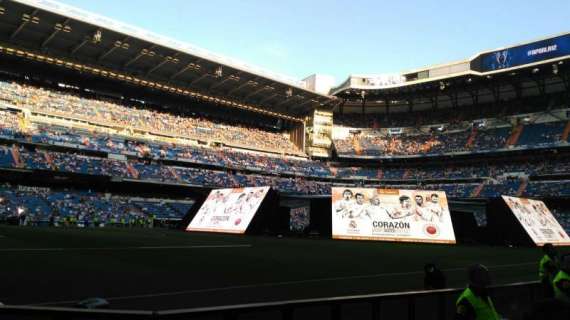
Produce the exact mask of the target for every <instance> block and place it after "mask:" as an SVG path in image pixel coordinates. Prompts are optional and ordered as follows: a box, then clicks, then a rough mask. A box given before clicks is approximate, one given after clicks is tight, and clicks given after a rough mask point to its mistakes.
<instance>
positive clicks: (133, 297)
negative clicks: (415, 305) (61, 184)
mask: <svg viewBox="0 0 570 320" xmlns="http://www.w3.org/2000/svg"><path fill="white" fill-rule="evenodd" d="M540 257H541V252H540V249H538V248H505V247H488V246H462V245H455V246H447V245H426V244H400V243H385V242H365V241H339V240H329V239H300V238H282V239H278V238H275V237H262V236H242V235H217V234H194V233H187V232H182V231H173V230H160V229H154V230H153V229H114V228H110V229H87V230H79V229H67V230H64V229H55V228H20V227H12V226H4V225H2V226H0V269H1V272H0V283H1V284H2V285H1V286H0V302H3V303H4V304H29V305H50V306H53V305H64V306H69V305H72V304H74V303H75V302H76V301H77V300H81V299H84V298H88V297H104V298H107V299H108V300H109V301H110V302H111V304H112V307H113V308H123V309H142V310H160V309H171V308H189V307H196V306H211V305H226V304H237V303H247V302H262V301H277V300H288V299H302V298H317V297H330V296H339V295H354V294H367V293H379V292H393V291H406V290H414V289H421V288H422V286H423V282H422V281H423V265H424V264H425V263H426V262H434V263H436V264H438V265H439V266H440V267H441V268H443V269H444V271H445V274H446V275H447V278H448V286H449V287H461V286H464V285H465V283H466V280H465V268H466V267H467V266H469V265H471V264H474V263H483V264H485V265H487V266H488V267H489V269H490V271H491V273H492V277H493V279H494V281H495V283H511V282H519V281H529V280H536V279H537V263H538V260H539V258H540Z"/></svg>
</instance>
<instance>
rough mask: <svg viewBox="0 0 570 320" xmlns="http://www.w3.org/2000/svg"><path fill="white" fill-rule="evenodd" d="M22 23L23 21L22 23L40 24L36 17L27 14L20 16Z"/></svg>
mask: <svg viewBox="0 0 570 320" xmlns="http://www.w3.org/2000/svg"><path fill="white" fill-rule="evenodd" d="M22 21H24V22H31V23H33V24H38V23H40V18H39V17H37V16H31V15H29V14H27V13H24V14H23V15H22Z"/></svg>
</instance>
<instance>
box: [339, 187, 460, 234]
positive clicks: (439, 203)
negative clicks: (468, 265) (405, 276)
mask: <svg viewBox="0 0 570 320" xmlns="http://www.w3.org/2000/svg"><path fill="white" fill-rule="evenodd" d="M332 235H333V238H334V239H354V240H380V241H408V242H430V243H451V244H454V243H455V234H454V232H453V225H452V223H451V216H450V214H449V208H448V205H447V197H446V196H445V192H444V191H425V190H398V189H372V188H332Z"/></svg>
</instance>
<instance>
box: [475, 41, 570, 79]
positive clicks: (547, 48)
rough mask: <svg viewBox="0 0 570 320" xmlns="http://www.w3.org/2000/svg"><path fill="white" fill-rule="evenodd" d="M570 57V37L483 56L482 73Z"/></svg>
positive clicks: (534, 43) (538, 42)
mask: <svg viewBox="0 0 570 320" xmlns="http://www.w3.org/2000/svg"><path fill="white" fill-rule="evenodd" d="M566 55H570V35H569V34H567V35H563V36H559V37H554V38H550V39H546V40H542V41H537V42H533V43H529V44H525V45H522V46H517V47H512V48H508V49H504V50H499V51H495V52H491V53H486V54H483V55H481V71H483V72H485V71H494V70H500V69H508V68H512V67H516V66H521V65H525V64H529V63H533V62H538V61H543V60H548V59H553V58H557V57H562V56H566Z"/></svg>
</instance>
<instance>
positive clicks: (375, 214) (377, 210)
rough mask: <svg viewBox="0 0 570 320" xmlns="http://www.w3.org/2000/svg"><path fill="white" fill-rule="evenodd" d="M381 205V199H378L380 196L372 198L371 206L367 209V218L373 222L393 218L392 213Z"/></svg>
mask: <svg viewBox="0 0 570 320" xmlns="http://www.w3.org/2000/svg"><path fill="white" fill-rule="evenodd" d="M380 204H381V203H380V197H378V195H375V196H374V197H372V198H370V204H368V206H367V207H366V210H365V216H366V217H367V218H370V219H372V220H383V219H386V218H388V217H391V215H390V211H389V210H388V209H387V208H385V207H383V206H381V205H380Z"/></svg>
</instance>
